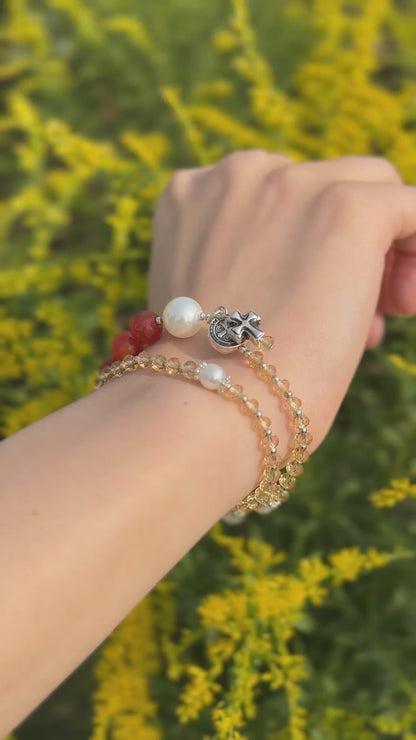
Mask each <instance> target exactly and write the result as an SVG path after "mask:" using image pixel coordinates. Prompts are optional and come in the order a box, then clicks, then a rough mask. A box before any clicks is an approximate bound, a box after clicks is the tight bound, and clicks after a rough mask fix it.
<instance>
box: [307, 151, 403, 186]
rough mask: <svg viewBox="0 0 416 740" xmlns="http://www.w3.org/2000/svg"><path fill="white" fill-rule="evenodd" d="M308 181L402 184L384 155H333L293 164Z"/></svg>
mask: <svg viewBox="0 0 416 740" xmlns="http://www.w3.org/2000/svg"><path fill="white" fill-rule="evenodd" d="M294 166H295V167H296V168H297V169H298V170H299V171H300V172H301V173H302V177H305V178H306V180H307V181H308V182H309V181H310V182H313V181H314V182H315V183H317V182H321V183H330V182H334V181H335V182H337V181H341V182H342V181H347V182H348V181H351V180H353V181H354V180H355V181H357V182H386V183H392V184H396V185H399V184H403V180H402V178H401V175H400V173H399V171H398V170H397V169H396V167H395V166H394V164H393V163H392V162H390V160H388V159H385V158H384V157H358V156H346V157H335V158H334V159H329V160H319V161H317V162H299V163H296V164H295V165H294Z"/></svg>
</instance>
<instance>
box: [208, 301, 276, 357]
mask: <svg viewBox="0 0 416 740" xmlns="http://www.w3.org/2000/svg"><path fill="white" fill-rule="evenodd" d="M260 321H261V317H260V316H259V315H258V314H256V313H254V311H248V312H247V313H245V314H242V313H241V311H238V310H237V311H233V312H232V313H227V314H225V316H219V317H215V318H213V319H212V320H211V321H210V323H209V325H208V339H209V341H210V343H211V344H212V346H213V347H215V349H216V350H217V351H218V352H222V353H224V354H226V353H228V352H233V350H235V349H237V348H238V347H239V345H240V344H243V342H245V341H246V340H247V339H250V340H251V341H252V342H253V344H255V345H256V346H257V345H258V342H259V339H261V338H262V337H263V336H264V331H262V330H261V329H260V328H259V324H260Z"/></svg>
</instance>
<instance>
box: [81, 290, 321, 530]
mask: <svg viewBox="0 0 416 740" xmlns="http://www.w3.org/2000/svg"><path fill="white" fill-rule="evenodd" d="M260 321H261V317H260V316H259V315H258V314H256V313H255V312H254V311H248V312H247V313H246V314H242V313H241V312H240V311H233V312H232V313H229V312H228V311H227V309H226V307H225V306H218V307H217V308H216V309H215V310H214V311H213V312H212V313H205V312H204V311H202V308H201V306H200V305H199V303H198V302H197V301H195V300H194V299H193V298H188V297H185V296H181V297H178V298H174V299H173V300H171V301H170V302H169V303H168V304H167V305H166V307H165V308H164V310H163V312H162V315H159V314H157V313H155V312H154V311H142V312H141V313H138V314H135V315H134V316H133V317H132V319H131V321H130V331H129V332H128V331H125V332H122V333H120V334H118V335H117V336H116V337H115V338H114V340H113V342H112V356H111V357H109V358H107V360H105V361H104V363H103V364H102V366H101V373H100V374H99V376H98V378H97V382H96V388H99V387H101V386H102V385H104V384H105V383H106V382H107V381H109V380H111V379H113V378H116V377H120V376H121V375H123V374H125V373H126V372H129V371H131V370H137V369H139V368H143V369H145V368H146V369H151V370H153V371H155V372H165V373H166V374H167V375H171V376H175V375H180V376H182V377H184V378H186V379H188V380H197V381H200V383H201V385H202V386H204V387H205V388H208V389H210V390H216V391H217V392H218V393H219V394H221V395H222V396H223V397H224V398H227V399H230V400H234V401H236V402H238V403H239V404H240V406H241V410H242V411H243V412H244V413H246V414H249V415H251V416H252V417H253V418H252V420H253V424H254V427H255V428H256V430H258V432H259V435H260V446H261V449H262V452H263V466H262V474H261V477H260V480H259V482H258V484H257V485H256V487H255V488H254V489H253V490H252V491H250V493H248V494H247V495H246V496H245V498H244V499H243V500H242V501H241V502H240V503H238V504H236V506H234V507H233V508H232V509H231V510H230V511H229V512H228V514H226V516H224V517H223V520H224V521H226V522H227V523H229V524H236V523H240V522H241V521H242V520H243V519H244V518H245V516H246V515H247V514H248V513H250V512H251V511H255V512H256V513H258V514H268V513H270V512H271V511H273V510H274V509H275V508H277V507H278V506H280V504H282V503H283V502H284V501H286V500H287V498H288V497H289V491H290V490H291V489H292V488H294V486H295V484H296V479H297V478H298V477H299V475H301V473H302V472H303V464H304V463H305V462H306V460H307V459H308V457H309V453H308V449H307V448H308V445H309V444H310V442H311V441H312V437H311V435H310V434H309V432H308V424H309V419H308V418H307V416H305V414H304V413H303V411H302V408H301V405H302V402H301V401H300V399H299V398H296V397H295V396H294V395H293V393H292V391H291V390H290V387H289V381H288V380H286V379H282V378H280V377H279V376H278V375H277V372H276V368H275V366H274V365H269V364H267V363H265V362H264V358H263V351H264V350H266V351H267V350H270V349H272V348H273V346H274V341H273V337H271V336H266V335H265V334H264V332H263V331H262V330H261V329H260ZM203 322H207V323H208V338H209V341H210V343H211V345H212V346H214V347H215V348H216V349H217V351H218V352H221V353H229V352H232V351H234V350H238V351H240V352H241V353H242V354H243V356H244V362H245V364H246V365H248V366H250V367H252V368H253V369H254V370H255V371H256V373H257V374H258V376H259V378H260V379H261V380H263V381H265V382H266V383H268V384H269V387H270V388H271V390H272V391H273V392H274V393H275V394H277V395H278V396H279V397H280V399H281V400H282V401H283V405H284V408H285V409H286V410H287V411H289V413H290V416H291V420H292V427H293V433H292V439H291V446H290V448H291V451H290V453H289V454H288V455H287V456H286V458H285V459H283V458H281V457H280V456H279V455H278V454H277V445H278V443H279V440H278V438H277V436H276V435H274V434H273V431H272V429H271V420H270V419H269V418H268V417H266V416H264V414H263V412H262V411H261V410H260V409H259V405H258V401H257V400H256V399H255V398H253V399H249V397H248V395H247V394H246V393H245V392H244V389H243V387H242V386H241V385H233V384H232V382H231V377H230V376H229V375H226V372H225V370H224V369H223V368H222V367H221V366H220V365H217V364H215V363H207V362H205V361H201V362H199V363H197V362H194V361H193V360H186V361H184V362H181V361H180V360H179V359H178V358H177V357H170V358H166V357H164V356H163V355H161V354H156V355H149V354H148V353H146V352H143V349H144V348H145V347H147V346H149V345H151V344H154V343H155V342H157V341H158V340H159V339H160V338H161V336H162V332H163V328H165V329H166V331H167V332H168V333H169V334H171V335H172V336H174V337H178V338H185V337H191V336H194V335H195V334H196V333H197V332H198V331H199V329H200V328H201V326H202V325H203ZM246 341H251V342H252V343H253V344H254V345H255V346H256V348H257V349H256V350H255V351H251V350H250V349H249V348H248V347H247V346H246V345H245V342H246Z"/></svg>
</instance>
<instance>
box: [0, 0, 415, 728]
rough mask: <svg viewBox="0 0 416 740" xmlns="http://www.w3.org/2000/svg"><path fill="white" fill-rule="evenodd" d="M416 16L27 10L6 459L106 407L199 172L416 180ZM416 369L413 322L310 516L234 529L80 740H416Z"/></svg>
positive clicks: (1, 351)
mask: <svg viewBox="0 0 416 740" xmlns="http://www.w3.org/2000/svg"><path fill="white" fill-rule="evenodd" d="M415 12H416V0H402V1H401V2H394V1H393V0H360V2H359V1H358V0H350V1H349V2H348V3H346V2H342V1H341V0H287V1H286V2H285V1H284V0H279V1H276V2H263V1H262V0H251V2H250V3H249V4H246V3H245V2H244V1H243V0H211V1H210V2H209V3H200V2H195V0H152V2H151V3H149V2H147V0H118V2H117V3H115V2H114V0H92V1H91V2H89V3H83V2H82V1H81V0H9V1H8V3H6V5H5V7H4V8H3V9H2V10H1V11H0V13H1V14H2V15H1V27H0V44H1V48H2V57H1V59H0V86H1V92H2V95H1V100H2V104H1V109H0V143H1V146H0V172H1V174H2V177H1V180H0V266H1V267H0V436H3V437H4V436H7V435H8V434H12V433H13V432H15V431H17V430H18V429H20V428H21V427H23V426H25V425H26V424H29V423H31V422H32V421H34V420H35V419H37V418H39V417H41V416H43V415H45V414H47V413H49V412H51V411H53V410H54V409H57V408H59V407H61V406H63V405H65V404H67V403H69V402H71V401H72V400H74V399H75V398H78V397H80V396H81V395H83V394H85V393H86V392H88V391H89V390H91V388H92V381H93V377H94V375H95V368H96V366H97V363H98V362H99V358H100V357H101V356H103V355H106V354H108V346H109V341H110V337H111V336H112V334H113V333H114V332H115V331H116V330H117V329H118V328H119V327H124V326H125V320H126V317H127V316H128V315H129V314H131V312H132V311H134V310H139V309H140V308H142V307H144V306H145V304H146V291H147V282H146V281H147V277H146V276H147V269H148V263H149V249H150V240H151V217H152V211H153V207H154V204H155V200H156V199H157V196H158V194H159V193H160V191H161V190H162V188H163V187H164V185H165V183H166V182H167V180H168V178H169V176H170V173H171V172H172V170H173V169H175V168H176V167H183V166H198V165H201V164H205V163H207V162H213V161H216V160H217V159H218V158H219V157H221V156H223V155H224V154H225V153H227V152H228V151H230V150H232V149H235V148H250V147H262V148H266V149H268V150H270V151H284V152H285V153H287V154H289V155H291V156H292V157H293V158H294V159H297V160H301V159H308V158H325V157H334V156H338V155H340V154H347V153H357V154H366V153H369V154H376V155H377V154H381V155H384V156H387V157H389V158H390V159H391V160H392V161H394V163H395V164H396V166H397V167H398V169H399V170H400V171H401V173H402V175H403V177H404V178H405V179H406V180H407V181H409V182H415V181H416V132H415V126H416V106H415V99H416V98H415V89H416V83H415V76H416V58H415V51H414V50H415V48H416V45H415V33H416V32H415V28H416V25H415V23H414V20H415V17H416V16H415ZM173 29H174V30H173ZM415 346H416V324H415V322H414V321H407V322H403V321H398V320H391V321H390V322H389V326H388V335H387V339H386V342H385V345H384V348H382V349H379V350H377V351H376V352H373V353H371V354H370V353H369V354H368V355H367V356H366V357H365V358H364V361H363V363H362V365H361V367H360V370H359V372H358V374H357V377H356V378H355V380H354V383H353V385H352V387H351V389H350V391H349V394H348V397H347V399H346V400H345V402H344V404H343V406H342V408H341V410H340V413H339V415H338V418H337V422H336V424H335V426H334V428H333V430H332V431H331V434H330V435H329V437H328V439H327V440H326V441H325V443H324V445H322V447H321V448H320V449H319V450H318V451H317V452H316V453H315V454H314V456H313V459H312V460H311V462H310V463H308V466H307V468H306V470H305V474H304V476H302V479H301V481H300V483H299V486H298V487H297V489H296V495H295V496H294V497H293V500H291V502H290V503H288V504H287V505H286V506H285V507H284V509H283V510H282V511H281V512H280V511H279V512H276V513H275V514H274V515H271V516H269V517H262V518H260V517H257V518H256V517H249V518H248V520H247V521H246V522H245V523H244V524H243V526H242V527H241V529H240V530H239V532H238V535H239V536H231V535H228V534H225V532H224V529H223V528H221V527H216V528H214V530H213V531H212V532H211V533H210V535H209V536H207V537H206V538H204V539H203V540H202V541H201V542H200V543H199V544H198V545H197V546H196V547H195V548H194V549H193V551H192V552H191V553H190V554H189V555H188V556H187V557H185V558H184V559H183V560H182V561H181V562H180V563H179V564H178V565H177V566H176V568H175V569H174V570H173V571H172V572H171V574H169V576H168V577H167V578H166V579H164V581H163V582H162V583H161V584H160V585H159V586H158V587H157V588H156V589H155V591H154V592H153V593H152V594H151V596H150V597H149V598H148V599H146V600H145V601H144V602H142V604H140V605H139V606H138V607H137V608H136V609H135V610H133V612H132V613H131V614H130V615H129V617H128V618H127V619H126V620H125V621H124V622H123V623H122V624H121V625H120V627H119V628H118V629H117V630H115V632H114V633H113V635H112V636H111V637H110V638H109V640H108V641H107V642H106V644H105V645H104V646H103V648H102V649H101V650H100V651H99V655H98V658H96V659H94V664H95V670H94V673H95V676H96V682H97V685H96V689H95V692H94V708H93V712H92V714H93V717H92V719H93V722H90V718H89V717H85V719H84V720H82V719H80V717H77V718H76V720H75V719H73V720H72V721H71V720H70V719H69V718H67V717H65V720H64V721H63V722H62V730H61V729H60V730H59V736H60V737H62V738H64V737H66V735H65V733H66V732H67V733H68V735H67V737H68V738H70V737H71V738H72V737H74V736H75V734H76V736H77V737H78V736H79V737H80V724H83V727H84V735H83V737H88V736H91V737H93V738H94V740H104V738H105V739H106V740H107V739H108V740H110V739H111V740H130V738H131V739H132V738H135V737H138V738H139V737H140V738H142V739H143V740H146V738H147V739H148V740H156V739H157V738H159V737H164V738H167V740H170V739H171V740H174V739H175V738H183V739H184V740H187V738H189V740H193V738H196V737H197V738H202V737H204V738H205V739H206V740H207V739H208V738H214V737H215V738H217V739H218V740H220V739H221V738H227V740H231V739H233V740H239V739H241V738H245V737H247V738H266V739H267V740H303V738H306V737H308V738H311V740H331V739H332V738H337V739H339V740H350V738H351V739H352V738H354V740H388V739H389V738H396V740H397V738H403V740H414V737H415V733H416V706H415V689H416V675H415V674H416V669H415V665H416V660H415V659H416V641H415V634H414V628H413V624H414V619H415V616H416V609H415V594H414V589H413V572H414V564H413V562H412V560H409V558H408V557H407V555H408V554H409V552H410V551H411V549H412V545H413V540H414V535H415V533H416V528H415V524H414V517H413V516H412V515H413V514H414V495H415V493H414V491H415V476H416V457H415V449H416V444H415V443H416V405H415V400H416V394H415V383H414V375H415V372H416V371H415V363H416V356H415V349H414V348H415ZM374 492H375V493H374ZM370 494H371V500H370ZM398 502H399V503H398ZM397 503H398V505H397V506H394V504H397ZM372 504H375V505H376V506H372ZM234 534H235V533H233V535H234ZM276 546H277V548H278V549H275V547H276ZM213 565H214V566H215V567H213ZM364 571H368V572H366V573H365V574H364ZM78 676H79V678H78V679H77V677H76V676H75V677H73V679H71V683H70V684H68V689H67V695H66V696H67V699H66V701H67V705H68V704H69V705H70V703H71V701H72V702H73V703H74V702H75V704H76V705H77V706H79V707H80V706H81V705H80V703H79V701H78V699H77V698H74V697H75V696H77V694H76V691H75V690H74V688H73V686H74V681H76V680H78V683H79V686H81V672H80V673H79V674H78ZM83 680H84V678H82V681H83ZM86 685H89V683H88V680H87V684H86ZM63 691H64V692H65V688H64V689H63ZM53 700H54V699H53V697H52V698H51V699H50V700H49V702H47V703H46V704H45V705H44V706H43V707H42V708H41V709H40V710H39V712H38V713H35V714H34V715H33V716H32V717H31V718H29V720H28V721H27V722H26V723H24V724H23V725H22V727H21V728H19V729H18V730H17V732H16V733H14V738H15V740H26V738H27V739H28V740H29V739H30V738H34V737H37V736H38V735H37V730H36V727H38V728H39V727H41V728H42V729H41V730H39V732H40V734H41V736H42V738H46V737H48V734H47V730H46V725H47V721H46V720H44V719H42V724H41V723H40V720H38V719H37V718H39V717H40V713H41V714H42V717H43V718H44V717H45V714H47V711H48V707H49V708H50V709H49V711H50V713H51V722H50V725H51V728H52V727H54V728H55V729H51V733H52V734H50V735H49V736H50V737H55V736H56V734H57V732H56V725H53V722H52V713H53V711H55V710H53V711H52V706H53ZM62 701H63V702H64V704H65V700H62ZM57 711H59V710H57ZM54 721H55V722H56V717H55V719H54ZM45 723H46V724H45ZM63 725H65V726H63ZM89 725H91V727H90V726H89ZM75 728H76V729H75ZM74 733H75V734H74Z"/></svg>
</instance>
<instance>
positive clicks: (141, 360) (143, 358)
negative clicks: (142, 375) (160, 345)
mask: <svg viewBox="0 0 416 740" xmlns="http://www.w3.org/2000/svg"><path fill="white" fill-rule="evenodd" d="M137 365H138V367H148V366H149V365H150V355H147V354H145V353H144V352H142V353H141V354H140V355H139V356H138V358H137Z"/></svg>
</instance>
